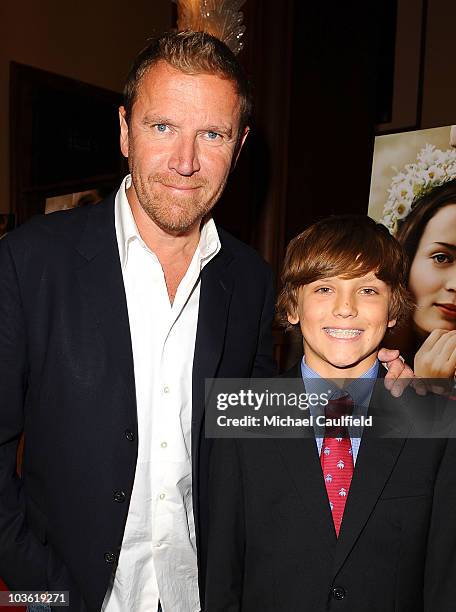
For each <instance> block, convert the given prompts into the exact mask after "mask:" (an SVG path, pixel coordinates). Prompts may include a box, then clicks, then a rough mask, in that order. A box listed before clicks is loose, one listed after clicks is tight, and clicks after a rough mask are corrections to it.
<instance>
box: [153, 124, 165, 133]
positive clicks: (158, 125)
mask: <svg viewBox="0 0 456 612" xmlns="http://www.w3.org/2000/svg"><path fill="white" fill-rule="evenodd" d="M155 127H156V128H157V130H158V131H159V132H166V128H167V127H168V126H167V125H166V123H157V125H156V126H155Z"/></svg>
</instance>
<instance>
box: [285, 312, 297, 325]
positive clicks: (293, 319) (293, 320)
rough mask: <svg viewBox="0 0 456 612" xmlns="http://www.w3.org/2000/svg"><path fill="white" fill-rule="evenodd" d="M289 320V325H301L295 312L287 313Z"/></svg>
mask: <svg viewBox="0 0 456 612" xmlns="http://www.w3.org/2000/svg"><path fill="white" fill-rule="evenodd" d="M287 319H288V323H291V324H292V325H296V324H297V323H299V317H298V315H297V314H296V313H295V312H287Z"/></svg>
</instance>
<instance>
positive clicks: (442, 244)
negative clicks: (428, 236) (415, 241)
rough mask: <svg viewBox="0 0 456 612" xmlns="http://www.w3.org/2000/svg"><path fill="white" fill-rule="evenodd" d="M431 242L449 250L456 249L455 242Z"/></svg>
mask: <svg viewBox="0 0 456 612" xmlns="http://www.w3.org/2000/svg"><path fill="white" fill-rule="evenodd" d="M433 244H438V245H439V246H442V247H444V248H445V249H449V250H450V251H456V244H450V243H449V242H433Z"/></svg>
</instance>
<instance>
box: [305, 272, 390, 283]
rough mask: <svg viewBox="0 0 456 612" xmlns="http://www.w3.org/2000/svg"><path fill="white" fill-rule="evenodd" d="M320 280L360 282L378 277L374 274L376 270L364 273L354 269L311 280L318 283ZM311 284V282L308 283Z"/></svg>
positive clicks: (377, 279) (376, 279)
mask: <svg viewBox="0 0 456 612" xmlns="http://www.w3.org/2000/svg"><path fill="white" fill-rule="evenodd" d="M321 281H362V282H373V281H379V282H382V281H380V279H379V278H378V277H377V275H376V270H371V271H370V272H367V273H366V274H357V273H356V271H353V272H350V271H348V272H346V273H344V274H338V275H337V276H322V277H321V278H319V279H317V280H315V281H313V282H315V283H319V282H321ZM309 284H312V283H309Z"/></svg>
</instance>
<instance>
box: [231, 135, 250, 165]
mask: <svg viewBox="0 0 456 612" xmlns="http://www.w3.org/2000/svg"><path fill="white" fill-rule="evenodd" d="M249 132H250V128H249V126H248V125H247V126H246V127H245V128H244V131H243V132H242V135H241V136H240V137H239V139H238V141H237V143H236V150H235V152H234V156H233V161H232V163H231V172H233V170H234V169H235V167H236V164H237V160H238V159H239V155H240V154H241V150H242V147H243V146H244V142H245V141H246V138H247V136H248V135H249Z"/></svg>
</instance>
